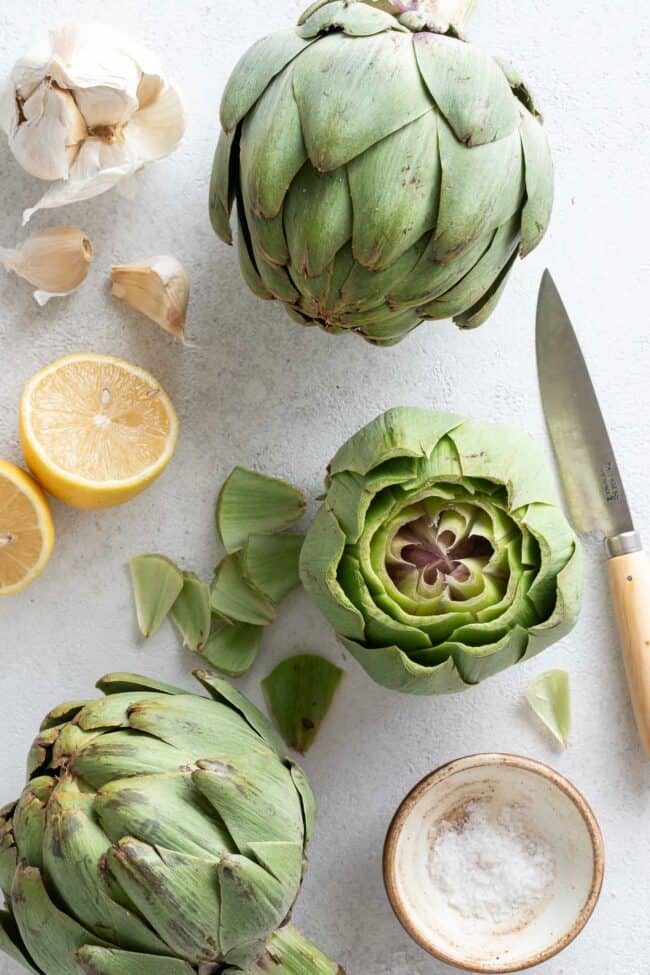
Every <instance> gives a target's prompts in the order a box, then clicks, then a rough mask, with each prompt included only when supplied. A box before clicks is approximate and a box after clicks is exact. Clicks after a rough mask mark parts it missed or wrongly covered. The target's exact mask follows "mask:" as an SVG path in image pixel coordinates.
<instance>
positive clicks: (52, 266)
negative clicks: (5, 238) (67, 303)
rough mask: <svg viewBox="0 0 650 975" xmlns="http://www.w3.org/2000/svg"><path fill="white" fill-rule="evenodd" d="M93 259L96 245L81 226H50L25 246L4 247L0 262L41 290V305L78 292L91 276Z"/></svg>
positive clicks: (37, 296) (1, 249)
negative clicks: (93, 244) (94, 245)
mask: <svg viewBox="0 0 650 975" xmlns="http://www.w3.org/2000/svg"><path fill="white" fill-rule="evenodd" d="M92 259H93V246H92V244H91V243H90V240H89V239H88V237H87V236H86V235H85V234H84V232H83V230H80V229H79V228H78V227H48V228H47V229H45V230H39V231H37V232H36V233H33V234H31V235H30V236H29V237H28V238H27V239H26V240H24V241H23V242H22V244H17V245H16V246H15V247H12V248H5V247H2V248H0V262H1V263H2V264H4V266H5V268H6V269H7V270H8V271H13V272H14V273H15V274H18V275H19V276H20V277H21V278H24V279H25V280H26V281H29V283H30V284H32V285H33V286H34V287H35V288H36V289H37V290H36V291H35V292H34V298H35V299H36V301H37V302H38V304H39V305H45V304H46V303H47V302H48V301H49V300H50V298H55V297H59V296H63V295H68V294H70V293H71V292H72V291H75V290H76V289H77V288H78V287H79V286H80V285H81V284H83V282H84V281H85V280H86V278H87V277H88V272H89V271H90V265H91V263H92Z"/></svg>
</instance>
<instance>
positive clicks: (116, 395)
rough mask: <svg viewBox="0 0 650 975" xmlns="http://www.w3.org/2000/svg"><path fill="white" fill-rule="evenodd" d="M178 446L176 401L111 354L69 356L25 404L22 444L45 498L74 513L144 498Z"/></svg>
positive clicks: (30, 391) (30, 388) (28, 390)
mask: <svg viewBox="0 0 650 975" xmlns="http://www.w3.org/2000/svg"><path fill="white" fill-rule="evenodd" d="M177 439H178V420H177V418H176V412H175V410H174V407H173V405H172V402H171V400H170V399H169V397H168V396H167V394H166V393H165V391H164V390H163V388H162V386H161V385H160V383H159V382H158V381H157V380H156V379H154V378H153V376H150V375H149V373H148V372H145V371H144V370H143V369H139V368H138V366H132V365H130V364H129V363H128V362H124V361H123V360H122V359H114V358H113V357H112V356H107V355H90V354H89V355H85V354H81V355H70V356H67V357H66V358H65V359H59V360H58V361H57V362H53V363H52V365H50V366H47V367H46V368H45V369H43V370H42V371H41V372H39V373H37V375H36V376H34V378H33V379H30V381H29V382H28V383H27V385H26V386H25V390H24V392H23V396H22V400H21V404H20V441H21V446H22V448H23V453H24V455H25V460H26V461H27V463H28V465H29V467H30V469H31V471H32V472H33V473H34V475H35V476H36V478H37V479H38V480H39V481H40V483H41V484H42V485H43V487H44V488H45V489H46V491H49V492H50V494H53V495H54V497H55V498H59V500H60V501H63V502H65V503H66V504H69V505H72V507H74V508H111V507H113V506H115V505H118V504H123V503H124V502H125V501H129V500H130V499H131V498H133V497H135V495H136V494H139V493H140V492H141V491H143V490H144V489H145V488H146V487H148V485H149V484H151V482H152V481H153V480H155V478H157V477H158V475H159V474H161V473H162V471H163V470H164V469H165V467H166V466H167V464H168V463H169V461H170V459H171V456H172V454H173V452H174V447H175V446H176V441H177Z"/></svg>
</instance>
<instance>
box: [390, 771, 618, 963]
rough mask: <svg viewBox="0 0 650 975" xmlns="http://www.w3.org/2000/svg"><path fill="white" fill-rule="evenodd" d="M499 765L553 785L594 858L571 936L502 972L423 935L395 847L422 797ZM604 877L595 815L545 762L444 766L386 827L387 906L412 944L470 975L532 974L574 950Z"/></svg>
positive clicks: (418, 788) (408, 798) (602, 848)
mask: <svg viewBox="0 0 650 975" xmlns="http://www.w3.org/2000/svg"><path fill="white" fill-rule="evenodd" d="M495 765H508V766H511V767H513V768H517V769H520V770H521V771H524V772H526V773H529V774H530V773H532V774H534V775H539V776H541V777H542V778H545V779H547V780H548V781H550V782H552V783H553V785H555V786H556V787H557V788H558V789H560V791H561V792H563V793H564V794H565V796H567V798H568V799H570V800H571V802H572V803H573V804H574V806H575V807H576V809H577V810H578V812H579V813H580V815H581V817H582V820H583V822H584V824H585V826H586V828H587V832H588V834H589V839H590V841H591V846H592V850H593V857H594V867H593V874H592V878H591V885H590V888H589V894H588V896H587V899H586V901H585V903H584V905H583V907H582V910H581V911H580V914H579V915H578V917H577V918H576V920H575V921H574V923H573V925H572V927H571V928H570V930H569V931H568V932H567V933H566V934H564V935H563V936H562V937H561V938H559V939H558V940H557V941H555V942H554V943H553V944H552V945H550V946H549V947H548V948H546V949H544V951H538V952H536V953H535V955H534V956H531V957H530V958H529V959H525V960H524V961H523V962H522V961H519V962H512V963H510V964H508V963H502V964H501V965H500V966H499V967H498V968H497V967H495V966H494V965H493V964H492V963H489V964H483V963H481V962H474V963H473V964H472V965H471V966H468V964H467V962H465V961H463V960H461V959H460V958H459V957H458V956H457V955H456V956H455V955H453V954H451V953H450V952H446V951H443V950H442V949H440V948H439V947H438V946H436V945H435V944H434V943H433V941H432V939H430V938H427V937H426V936H425V935H423V934H422V932H421V931H420V930H419V929H418V928H417V927H416V925H415V924H414V923H413V921H412V920H411V916H410V914H409V912H408V910H407V908H406V905H405V903H404V901H403V899H402V897H401V895H400V893H399V888H398V883H397V871H396V865H397V844H398V841H399V838H400V835H401V833H402V830H403V828H404V825H405V823H406V820H407V818H408V816H409V814H410V812H411V810H412V808H413V806H414V805H415V804H416V803H417V802H418V801H419V799H420V797H421V796H422V795H423V794H424V793H426V792H427V791H428V790H429V789H430V788H431V787H432V786H433V785H437V784H438V783H440V782H444V781H445V780H446V779H449V778H451V777H452V776H453V775H455V774H456V773H458V772H463V771H466V770H467V769H473V768H489V767H491V766H495ZM604 874H605V843H604V840H603V835H602V832H601V829H600V826H599V824H598V820H597V819H596V815H595V813H594V811H593V809H592V808H591V806H590V805H589V803H588V802H587V800H586V799H585V797H584V796H583V794H582V793H581V792H580V790H579V789H578V788H576V786H575V785H573V783H572V782H570V781H569V780H568V779H567V778H565V776H563V775H561V774H560V772H557V771H556V770H555V769H554V768H551V766H550V765H546V764H545V763H544V762H540V761H538V760H537V759H534V758H525V757H524V756H522V755H512V754H509V753H505V752H485V753H478V754H475V755H466V756H465V757H463V758H457V759H452V761H450V762H446V763H445V764H444V765H441V766H439V768H437V769H435V770H434V771H433V772H429V773H428V774H427V775H425V776H424V778H423V779H421V780H420V781H419V782H418V783H417V784H416V785H415V786H414V787H413V788H412V789H411V790H410V792H409V793H408V794H407V795H406V797H405V798H404V799H403V800H402V802H401V803H400V805H399V806H398V808H397V812H396V813H395V815H394V816H393V819H392V821H391V824H390V826H389V827H388V833H387V835H386V841H385V844H384V852H383V875H384V885H385V887H386V893H387V894H388V900H389V901H390V904H391V907H392V909H393V911H394V913H395V915H396V916H397V919H398V921H399V922H400V924H401V925H402V927H403V928H404V929H405V930H406V932H407V933H408V934H409V935H410V936H411V938H413V940H414V941H415V942H416V943H417V944H419V945H420V947H421V948H424V950H425V951H427V952H428V953H429V954H430V955H433V957H434V958H438V959H439V960H440V961H443V962H445V963H446V964H447V965H452V966H454V967H456V968H459V969H462V970H464V971H467V972H477V973H479V975H487V973H489V975H507V973H511V972H523V971H525V970H526V969H528V968H533V967H534V966H535V965H541V964H542V963H543V962H545V961H548V960H549V959H550V958H553V957H555V955H558V954H559V953H560V952H561V951H563V950H564V949H565V948H566V947H567V945H569V944H571V942H572V941H573V940H574V939H575V938H577V936H578V935H579V934H580V932H581V931H582V930H583V928H584V927H585V925H586V924H587V922H588V921H589V919H590V918H591V915H592V914H593V912H594V909H595V907H596V904H597V903H598V899H599V897H600V893H601V890H602V886H603V879H604Z"/></svg>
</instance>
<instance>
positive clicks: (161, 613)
mask: <svg viewBox="0 0 650 975" xmlns="http://www.w3.org/2000/svg"><path fill="white" fill-rule="evenodd" d="M129 568H130V570H131V581H132V583H133V595H134V597H135V608H136V613H137V616H138V626H139V627H140V632H141V633H142V635H143V636H145V637H149V636H153V634H154V633H155V632H156V630H158V629H159V627H160V626H161V624H162V623H163V621H164V620H165V619H166V617H167V614H168V613H169V611H170V609H171V608H172V606H173V605H174V602H175V601H176V599H177V598H178V596H179V595H180V592H181V589H182V588H183V573H182V572H181V570H180V569H179V568H178V566H176V565H174V563H173V562H172V561H171V560H170V559H168V558H165V556H164V555H138V556H136V558H134V559H131V561H130V563H129Z"/></svg>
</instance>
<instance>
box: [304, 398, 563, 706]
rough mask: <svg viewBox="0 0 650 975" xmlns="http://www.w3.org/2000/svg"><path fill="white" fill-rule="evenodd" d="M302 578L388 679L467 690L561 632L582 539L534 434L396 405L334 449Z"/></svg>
mask: <svg viewBox="0 0 650 975" xmlns="http://www.w3.org/2000/svg"><path fill="white" fill-rule="evenodd" d="M300 571H301V577H302V581H303V585H304V586H305V588H306V589H307V591H308V592H309V593H310V594H311V596H312V597H313V598H314V600H315V601H316V603H317V604H318V606H319V607H320V608H321V610H322V612H323V614H324V615H325V617H326V618H327V620H328V621H329V622H330V623H331V625H332V626H333V627H334V629H335V631H336V633H337V634H338V635H339V637H340V639H341V640H342V642H343V643H344V645H345V646H346V647H347V649H348V650H349V651H350V652H351V653H352V655H353V656H354V657H356V659H357V660H358V661H359V662H360V663H361V664H362V666H363V667H364V668H365V670H366V671H367V672H368V673H369V674H370V676H371V677H373V678H374V679H375V680H376V681H378V683H380V684H383V685H384V686H386V687H390V688H394V689H395V690H400V691H406V692H410V693H415V694H436V693H446V692H451V691H456V690H461V689H462V688H464V687H465V686H467V685H468V684H476V683H478V682H479V681H481V680H483V679H484V678H486V677H490V676H491V675H492V674H496V673H497V672H499V671H501V670H503V669H504V668H506V667H509V666H510V665H511V664H515V663H518V662H519V661H522V660H527V659H529V658H530V657H532V656H534V655H535V654H537V653H539V651H540V650H543V649H544V648H545V647H547V646H549V644H551V643H554V642H555V641H556V640H559V639H560V638H561V637H563V636H564V635H565V634H566V633H567V632H568V631H569V630H570V629H571V628H572V626H573V625H574V623H575V622H576V619H577V617H578V613H579V610H580V600H581V591H582V589H581V587H582V567H581V553H580V548H579V546H578V543H577V540H576V538H575V535H574V533H573V531H572V529H571V528H570V526H569V524H568V522H567V520H566V518H565V516H564V514H563V512H562V510H561V508H560V505H559V501H558V497H557V494H556V489H555V485H554V482H553V477H552V475H551V472H550V470H549V467H548V465H547V462H546V459H545V457H544V456H543V454H542V452H541V451H540V449H539V447H538V446H537V444H536V443H535V441H534V440H533V439H532V438H531V437H530V436H528V435H527V434H524V433H522V432H521V431H519V430H515V429H510V428H507V427H502V426H498V425H496V424H491V423H483V422H478V421H475V420H465V419H463V418H462V417H460V416H454V415H452V414H447V413H433V412H430V411H428V410H422V409H411V408H404V407H402V408H397V409H393V410H390V411H389V412H388V413H385V414H384V415H382V416H380V417H378V418H377V419H375V420H373V422H372V423H370V424H369V425H368V426H367V427H365V428H364V429H363V430H361V431H360V432H359V433H357V434H356V435H355V436H354V437H352V439H351V440H349V441H348V442H347V443H346V444H345V445H344V446H343V447H342V448H341V450H340V451H339V452H338V453H337V455H336V456H335V458H334V460H333V461H332V463H331V465H330V467H329V471H328V476H327V494H326V496H325V500H324V503H323V505H322V507H321V508H320V510H319V512H318V514H317V515H316V517H315V519H314V521H313V523H312V526H311V528H310V530H309V532H308V533H307V537H306V540H305V544H304V546H303V549H302V553H301V565H300Z"/></svg>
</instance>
